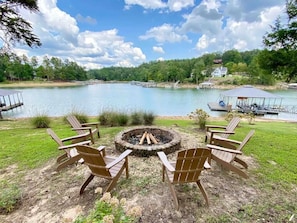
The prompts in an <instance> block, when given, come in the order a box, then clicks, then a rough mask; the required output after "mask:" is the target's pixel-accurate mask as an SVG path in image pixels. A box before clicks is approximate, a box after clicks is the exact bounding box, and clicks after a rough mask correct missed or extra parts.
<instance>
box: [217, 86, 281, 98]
mask: <svg viewBox="0 0 297 223" xmlns="http://www.w3.org/2000/svg"><path fill="white" fill-rule="evenodd" d="M221 95H222V96H225V97H243V98H281V97H280V96H278V95H275V94H272V93H269V92H267V91H263V90H261V89H258V88H254V87H253V86H250V85H246V86H244V87H241V88H235V89H232V90H228V91H224V92H222V93H221Z"/></svg>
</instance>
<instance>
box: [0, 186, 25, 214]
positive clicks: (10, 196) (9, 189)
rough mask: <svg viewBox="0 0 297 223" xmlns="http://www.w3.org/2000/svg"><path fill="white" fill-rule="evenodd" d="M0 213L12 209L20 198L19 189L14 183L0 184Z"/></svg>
mask: <svg viewBox="0 0 297 223" xmlns="http://www.w3.org/2000/svg"><path fill="white" fill-rule="evenodd" d="M0 190H1V193H0V213H9V212H11V211H13V210H14V209H15V208H16V206H17V204H18V202H19V201H20V200H21V190H20V189H19V187H18V186H16V185H8V184H7V183H4V182H2V183H1V184H0Z"/></svg>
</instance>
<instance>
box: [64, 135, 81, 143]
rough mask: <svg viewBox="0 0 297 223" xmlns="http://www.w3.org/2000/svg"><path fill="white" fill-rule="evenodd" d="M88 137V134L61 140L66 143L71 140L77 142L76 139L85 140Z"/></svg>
mask: <svg viewBox="0 0 297 223" xmlns="http://www.w3.org/2000/svg"><path fill="white" fill-rule="evenodd" d="M85 137H86V134H82V135H75V136H70V137H67V138H63V139H61V141H62V142H66V141H71V140H75V139H83V138H85Z"/></svg>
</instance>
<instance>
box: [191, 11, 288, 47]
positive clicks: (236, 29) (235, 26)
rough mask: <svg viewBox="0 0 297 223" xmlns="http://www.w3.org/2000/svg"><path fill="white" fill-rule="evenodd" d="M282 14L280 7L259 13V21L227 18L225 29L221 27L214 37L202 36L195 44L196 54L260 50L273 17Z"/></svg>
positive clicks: (209, 35) (209, 34)
mask: <svg viewBox="0 0 297 223" xmlns="http://www.w3.org/2000/svg"><path fill="white" fill-rule="evenodd" d="M282 12H283V8H282V7H271V8H268V9H265V10H263V11H260V12H259V13H260V14H259V19H258V20H255V21H254V22H247V21H237V19H236V18H235V19H234V18H229V19H227V20H226V25H225V27H222V28H221V30H220V32H219V33H217V34H216V35H212V34H211V33H208V34H205V35H202V37H201V38H200V39H199V40H198V42H197V44H196V49H197V50H198V52H199V51H200V50H207V51H210V52H219V51H221V52H224V51H225V50H230V49H237V50H239V51H246V50H253V49H259V48H262V47H263V44H262V38H263V35H264V34H265V32H267V31H269V29H270V27H269V25H271V24H273V23H274V20H275V18H276V16H275V15H280V14H281V13H282Z"/></svg>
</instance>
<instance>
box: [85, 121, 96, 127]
mask: <svg viewBox="0 0 297 223" xmlns="http://www.w3.org/2000/svg"><path fill="white" fill-rule="evenodd" d="M92 125H95V126H96V127H98V126H99V122H87V123H82V124H81V126H92Z"/></svg>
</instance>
